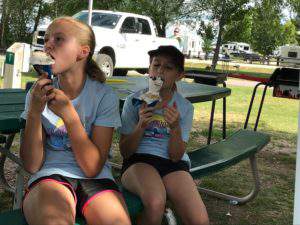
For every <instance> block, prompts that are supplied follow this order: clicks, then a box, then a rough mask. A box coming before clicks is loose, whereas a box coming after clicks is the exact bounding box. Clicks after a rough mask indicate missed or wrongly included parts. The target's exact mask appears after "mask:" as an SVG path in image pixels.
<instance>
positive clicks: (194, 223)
mask: <svg viewBox="0 0 300 225" xmlns="http://www.w3.org/2000/svg"><path fill="white" fill-rule="evenodd" d="M185 224H189V225H209V219H208V217H205V218H199V217H195V218H191V219H189V220H188V221H187V222H186V223H185Z"/></svg>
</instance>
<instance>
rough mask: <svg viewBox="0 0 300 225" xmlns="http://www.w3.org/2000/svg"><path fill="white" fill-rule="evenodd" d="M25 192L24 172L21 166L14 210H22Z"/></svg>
mask: <svg viewBox="0 0 300 225" xmlns="http://www.w3.org/2000/svg"><path fill="white" fill-rule="evenodd" d="M23 190H24V170H23V169H22V168H21V167H20V166H18V169H17V176H16V190H15V196H14V205H13V209H19V208H21V206H22V198H23Z"/></svg>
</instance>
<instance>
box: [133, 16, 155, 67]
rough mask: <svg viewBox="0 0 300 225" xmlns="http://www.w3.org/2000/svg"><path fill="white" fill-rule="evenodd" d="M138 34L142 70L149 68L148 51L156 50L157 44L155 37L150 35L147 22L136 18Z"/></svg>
mask: <svg viewBox="0 0 300 225" xmlns="http://www.w3.org/2000/svg"><path fill="white" fill-rule="evenodd" d="M137 24H138V32H139V34H140V38H141V41H140V42H139V45H140V49H141V51H142V52H141V54H142V55H143V57H141V64H142V65H143V68H148V67H149V55H148V52H149V51H150V50H153V49H156V48H157V47H158V45H159V43H156V35H154V34H152V33H151V28H150V24H149V21H148V20H146V19H143V18H137Z"/></svg>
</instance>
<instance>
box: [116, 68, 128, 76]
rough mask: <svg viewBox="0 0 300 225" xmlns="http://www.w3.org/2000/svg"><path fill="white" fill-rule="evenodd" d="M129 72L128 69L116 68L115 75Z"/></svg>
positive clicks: (123, 74)
mask: <svg viewBox="0 0 300 225" xmlns="http://www.w3.org/2000/svg"><path fill="white" fill-rule="evenodd" d="M127 72H128V70H126V69H114V72H113V76H126V75H127Z"/></svg>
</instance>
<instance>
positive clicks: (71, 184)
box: [24, 174, 121, 216]
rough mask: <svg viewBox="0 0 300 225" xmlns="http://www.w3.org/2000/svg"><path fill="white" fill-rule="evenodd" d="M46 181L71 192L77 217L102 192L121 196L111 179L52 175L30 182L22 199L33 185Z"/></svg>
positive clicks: (81, 214)
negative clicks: (55, 183)
mask: <svg viewBox="0 0 300 225" xmlns="http://www.w3.org/2000/svg"><path fill="white" fill-rule="evenodd" d="M47 181H54V182H57V183H60V184H62V185H64V186H65V187H67V188H68V189H69V190H70V191H71V193H72V194H73V197H74V200H75V203H76V211H77V215H79V216H83V215H84V210H85V208H86V206H87V205H88V204H89V203H90V201H91V200H92V199H93V198H94V197H95V196H96V195H98V194H100V193H103V192H104V191H113V192H118V193H119V194H120V195H121V192H120V190H119V187H118V185H117V184H116V183H115V182H114V181H113V180H111V179H75V178H69V177H64V176H62V175H58V174H53V175H50V176H45V177H41V178H39V179H37V180H35V181H34V182H32V183H31V184H30V185H29V186H28V188H27V190H26V193H25V196H24V199H25V198H26V196H27V194H28V193H29V192H30V190H31V189H32V188H33V187H34V186H35V185H37V184H39V183H41V182H47Z"/></svg>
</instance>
